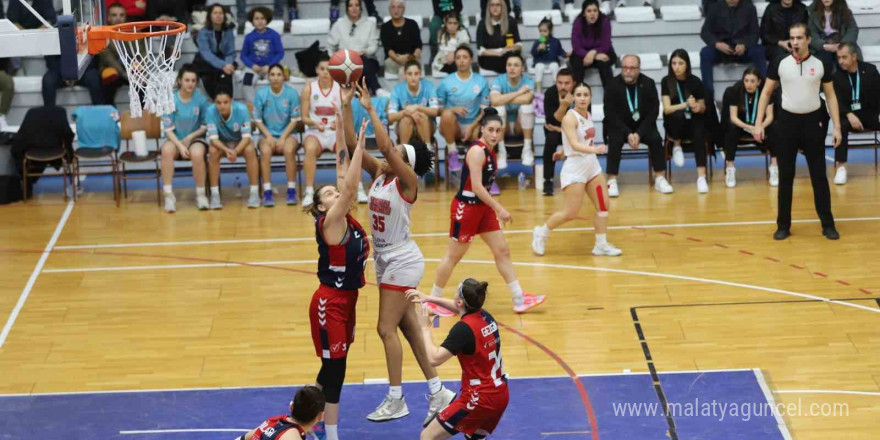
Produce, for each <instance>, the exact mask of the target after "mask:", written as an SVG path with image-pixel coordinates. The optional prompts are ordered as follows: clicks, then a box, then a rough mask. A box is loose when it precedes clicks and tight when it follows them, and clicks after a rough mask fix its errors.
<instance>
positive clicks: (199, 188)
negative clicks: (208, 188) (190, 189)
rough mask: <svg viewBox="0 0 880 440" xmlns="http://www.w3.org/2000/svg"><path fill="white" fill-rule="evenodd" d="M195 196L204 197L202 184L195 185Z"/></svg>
mask: <svg viewBox="0 0 880 440" xmlns="http://www.w3.org/2000/svg"><path fill="white" fill-rule="evenodd" d="M196 196H198V197H205V187H204V186H197V187H196Z"/></svg>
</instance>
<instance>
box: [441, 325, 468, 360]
mask: <svg viewBox="0 0 880 440" xmlns="http://www.w3.org/2000/svg"><path fill="white" fill-rule="evenodd" d="M476 344H477V342H476V339H475V338H474V332H473V331H471V328H470V327H468V325H467V324H465V323H464V322H461V321H458V322H456V323H455V325H453V326H452V328H451V329H450V330H449V334H448V335H447V336H446V340H444V341H443V343H441V344H440V346H441V347H443V348H445V349H447V350H449V352H450V353H452V354H454V355H458V354H461V353H464V354H473V353H474V351H475V350H476Z"/></svg>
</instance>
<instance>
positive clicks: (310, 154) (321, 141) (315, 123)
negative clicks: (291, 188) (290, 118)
mask: <svg viewBox="0 0 880 440" xmlns="http://www.w3.org/2000/svg"><path fill="white" fill-rule="evenodd" d="M329 65H330V57H329V56H327V54H326V53H321V55H320V56H319V57H318V67H317V69H316V71H317V72H318V79H317V80H316V81H312V82H310V83H306V85H305V87H303V90H302V95H301V96H302V98H300V101H301V104H300V107H301V108H302V115H303V118H302V120H303V124H305V126H306V129H305V133H303V146H304V147H305V150H306V157H305V161H304V162H305V163H304V164H303V170H304V171H305V173H306V190H305V193H304V194H303V198H302V200H303V207H308V206H309V205H311V204H312V199H314V196H315V173H316V170H317V168H318V159H319V158H320V157H321V154H322V153H323V152H324V150H328V151H333V150H334V149H335V148H336V128H335V127H336V110H335V109H336V108H339V109H341V108H342V87H341V86H340V85H339V83H337V82H336V81H334V80H333V78H332V77H331V76H330V71H329V70H328V69H327V68H328V66H329ZM366 202H367V195H366V194H365V193H364V186H363V184H359V185H358V203H366Z"/></svg>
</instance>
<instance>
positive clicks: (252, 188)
mask: <svg viewBox="0 0 880 440" xmlns="http://www.w3.org/2000/svg"><path fill="white" fill-rule="evenodd" d="M259 190H260V187H259V186H257V185H251V194H256V193H257V191H259Z"/></svg>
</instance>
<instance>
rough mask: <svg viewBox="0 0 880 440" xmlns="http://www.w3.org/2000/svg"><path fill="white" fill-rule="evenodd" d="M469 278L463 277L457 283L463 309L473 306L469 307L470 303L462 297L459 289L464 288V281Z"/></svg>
mask: <svg viewBox="0 0 880 440" xmlns="http://www.w3.org/2000/svg"><path fill="white" fill-rule="evenodd" d="M469 279H470V278H465V279H463V280H461V282H460V283H458V297H459V298H461V302H463V303H464V307H465V309H473V307H471V305H470V304H468V302H467V300H466V299H465V298H464V294H463V293H462V292H461V290H462V289H463V288H464V282H465V281H467V280H469Z"/></svg>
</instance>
